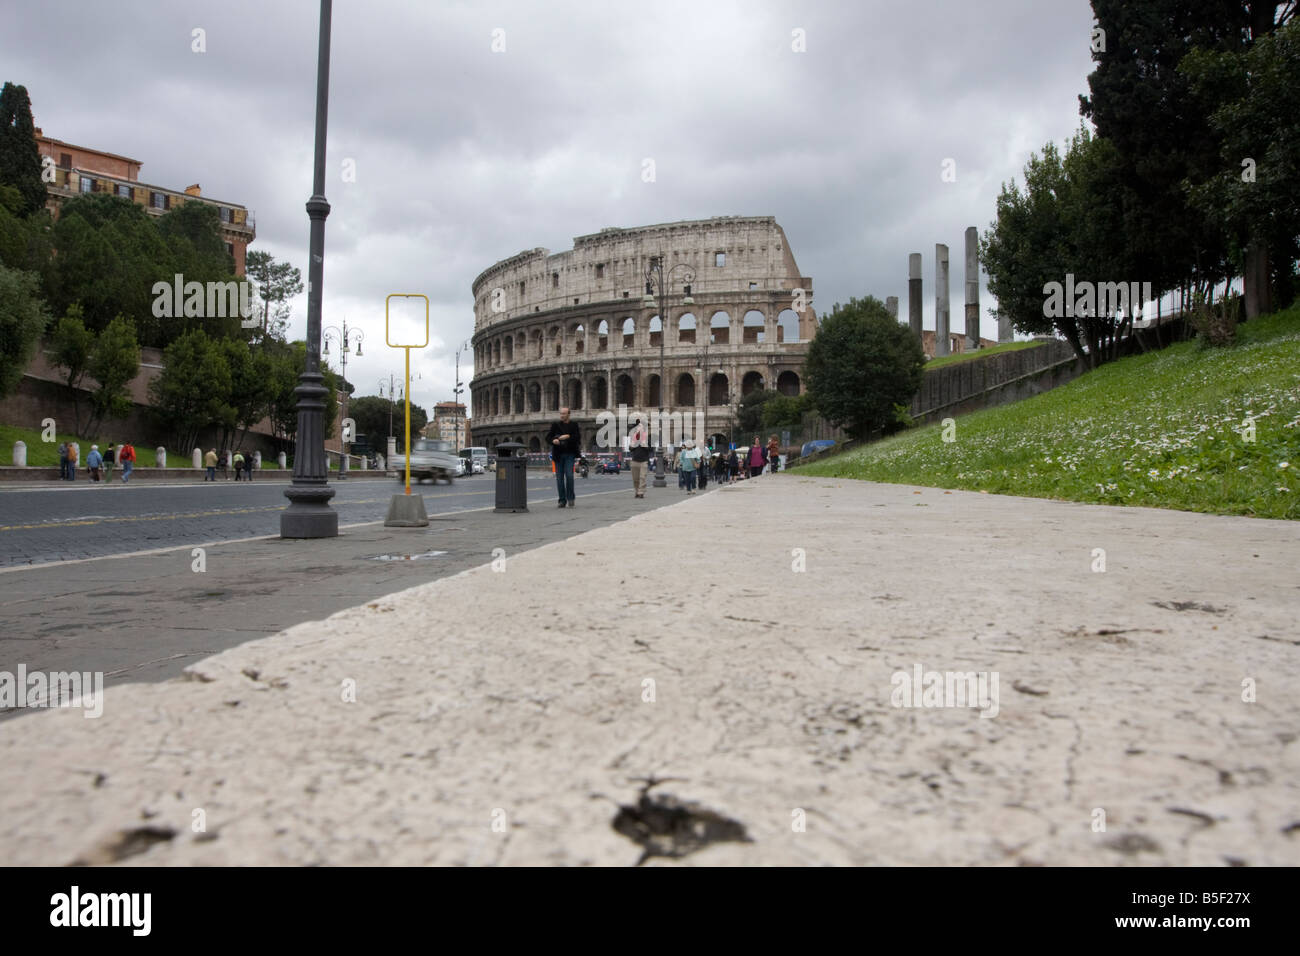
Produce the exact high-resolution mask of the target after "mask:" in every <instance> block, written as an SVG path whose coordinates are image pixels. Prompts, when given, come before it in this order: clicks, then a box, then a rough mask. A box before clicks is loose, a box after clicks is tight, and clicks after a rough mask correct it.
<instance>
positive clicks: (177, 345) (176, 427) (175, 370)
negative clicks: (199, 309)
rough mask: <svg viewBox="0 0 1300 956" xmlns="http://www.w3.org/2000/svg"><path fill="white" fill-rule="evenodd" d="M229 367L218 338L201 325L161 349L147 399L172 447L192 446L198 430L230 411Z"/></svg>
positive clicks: (186, 447) (217, 423) (223, 419)
mask: <svg viewBox="0 0 1300 956" xmlns="http://www.w3.org/2000/svg"><path fill="white" fill-rule="evenodd" d="M229 396H230V369H229V368H227V366H226V362H225V355H224V353H223V351H222V349H221V347H220V344H219V343H218V342H214V341H213V340H212V339H210V338H209V337H208V335H207V333H206V332H204V331H203V330H202V329H195V330H193V331H191V332H186V333H185V334H184V335H182V336H181V337H180V338H178V339H176V341H174V342H172V343H171V344H170V345H169V346H167V348H166V349H164V350H163V371H162V374H161V375H159V376H158V377H157V378H156V379H154V380H153V381H152V382H150V383H149V400H150V403H151V404H152V405H153V409H154V414H155V415H156V417H157V419H158V421H159V424H160V425H161V426H162V427H163V428H164V429H165V430H166V431H167V433H168V436H169V439H170V440H169V444H170V445H171V447H173V448H180V449H189V448H194V447H195V446H196V444H197V442H198V439H199V433H200V432H201V431H202V430H203V429H204V428H208V427H210V426H213V425H220V424H221V423H222V422H223V421H226V420H228V418H229V415H230V405H229V402H228V399H229Z"/></svg>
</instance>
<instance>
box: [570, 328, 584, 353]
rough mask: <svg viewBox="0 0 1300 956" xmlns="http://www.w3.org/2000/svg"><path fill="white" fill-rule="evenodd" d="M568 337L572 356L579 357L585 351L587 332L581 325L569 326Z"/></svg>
mask: <svg viewBox="0 0 1300 956" xmlns="http://www.w3.org/2000/svg"><path fill="white" fill-rule="evenodd" d="M569 335H570V337H571V339H572V340H573V354H574V355H581V354H582V353H583V352H585V351H586V350H587V330H586V329H585V328H583V327H582V323H578V324H577V325H573V326H570V327H569Z"/></svg>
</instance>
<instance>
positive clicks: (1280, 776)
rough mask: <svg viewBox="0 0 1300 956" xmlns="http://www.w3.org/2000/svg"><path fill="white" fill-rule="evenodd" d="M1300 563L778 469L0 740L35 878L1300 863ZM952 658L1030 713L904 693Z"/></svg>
mask: <svg viewBox="0 0 1300 956" xmlns="http://www.w3.org/2000/svg"><path fill="white" fill-rule="evenodd" d="M652 492H653V489H652ZM579 504H581V502H579ZM503 520H509V518H508V516H503ZM1097 548H1102V549H1105V559H1106V570H1105V571H1104V572H1103V573H1098V572H1095V571H1093V566H1094V562H1095V561H1096V557H1095V555H1094V549H1097ZM796 549H801V552H799V551H796ZM800 553H802V561H803V562H804V567H805V569H804V570H803V571H797V570H794V567H795V566H796V565H797V563H798V562H799V560H800ZM1298 568H1300V535H1298V534H1297V525H1296V524H1294V523H1286V522H1280V521H1259V520H1251V519H1247V518H1225V517H1214V516H1204V515H1194V514H1187V513H1180V512H1172V511H1160V510H1154V509H1135V508H1109V507H1102V506H1092V505H1081V504H1073V503H1064V502H1052V501H1040V500H1033V499H1024V498H1011V497H1001V496H993V495H981V494H973V493H966V492H951V493H948V492H944V491H942V490H938V489H929V488H927V489H915V488H910V487H905V486H891V485H876V484H867V483H859V482H850V481H834V480H828V479H811V478H804V477H800V476H799V475H798V474H797V473H793V474H786V475H778V476H775V477H764V478H762V479H760V480H757V481H750V482H745V483H743V484H742V485H740V486H737V487H732V488H724V489H721V490H718V491H716V492H715V491H712V490H711V491H710V492H709V493H706V494H703V495H697V496H695V497H692V498H689V499H684V500H683V501H682V503H681V504H680V505H677V506H675V507H670V508H666V509H660V510H656V511H654V512H652V513H647V514H644V515H639V516H637V517H635V518H632V519H631V520H629V521H626V522H624V523H621V524H617V525H614V526H610V527H606V528H603V529H600V530H596V531H592V532H589V533H587V534H583V535H579V536H577V537H574V538H571V539H569V540H567V541H563V542H560V543H557V544H552V545H548V546H546V547H542V548H538V549H537V550H534V551H530V552H527V553H524V554H519V555H507V556H506V558H505V566H504V570H503V571H494V570H493V569H492V567H491V566H483V567H480V568H476V569H474V570H471V571H468V572H465V573H463V574H460V575H457V576H455V577H451V578H446V579H443V580H439V581H435V582H432V583H430V584H427V585H422V586H420V587H417V588H414V589H412V590H409V591H405V592H402V593H400V594H396V595H392V596H390V597H388V598H386V599H384V600H382V601H379V602H376V603H373V604H371V605H367V606H365V607H360V608H354V609H352V610H348V611H345V612H342V613H340V614H336V615H334V616H333V617H331V618H329V619H328V620H326V621H323V622H319V623H312V624H304V625H300V626H298V627H295V628H293V629H291V630H289V631H287V632H285V633H282V634H279V635H275V636H273V637H268V638H265V639H262V640H258V641H254V642H252V643H249V644H246V645H243V646H241V647H239V648H236V649H234V650H230V651H226V652H225V653H222V654H220V655H218V656H216V657H214V658H210V659H208V660H206V661H204V662H202V663H200V664H198V665H195V666H194V667H192V668H191V676H192V679H190V680H177V681H173V682H170V683H164V684H153V685H129V686H124V687H117V688H113V689H111V690H110V691H109V692H108V694H107V699H106V701H105V707H104V714H103V716H102V717H101V718H99V719H84V718H83V717H82V715H81V712H80V711H76V710H56V711H45V712H40V713H34V714H30V715H26V716H22V717H20V718H17V719H11V720H7V721H4V722H3V723H0V860H3V861H4V862H6V863H10V864H65V863H69V862H73V861H77V860H80V861H84V862H104V861H110V860H114V859H125V860H126V862H128V863H146V864H153V863H159V864H307V863H314V864H320V863H324V864H363V863H384V864H426V863H433V864H453V863H469V864H476V863H478V864H483V863H505V864H586V863H594V864H617V865H626V864H632V863H635V862H637V861H638V860H639V859H640V858H641V856H642V847H641V846H640V845H638V844H637V843H634V842H633V841H632V839H631V838H630V837H629V835H630V836H637V835H642V836H643V843H644V844H645V845H647V846H648V847H650V848H651V849H653V850H655V851H656V852H658V853H660V854H673V856H671V857H669V856H664V855H658V856H650V857H649V859H648V863H649V864H662V863H664V862H666V861H669V860H671V861H674V862H677V863H686V864H695V863H698V864H780V863H791V864H801V863H819V864H1017V863H1043V864H1084V865H1110V864H1144V865H1149V864H1174V865H1184V864H1208V865H1225V864H1230V863H1246V864H1250V865H1262V864H1271V865H1277V864H1283V865H1295V864H1298V863H1300V774H1298V773H1297V770H1298V769H1300V758H1298V756H1297V750H1298V748H1300V744H1298V743H1297V739H1296V738H1297V733H1300V696H1298V695H1297V694H1296V693H1295V681H1296V677H1297V674H1298V672H1300V666H1298V661H1300V627H1298V626H1297V609H1298V608H1300V575H1298V574H1297V569H1298ZM132 639H137V640H141V639H147V635H132ZM918 665H919V666H920V668H921V669H922V671H939V672H943V671H959V672H990V674H992V673H993V672H996V675H997V678H998V685H997V689H998V695H997V697H996V699H995V703H996V709H997V713H996V716H992V717H981V716H980V711H979V710H978V709H973V708H970V707H948V708H933V707H914V708H906V707H895V706H892V704H891V694H892V693H893V691H894V689H895V688H894V686H893V684H892V683H891V678H892V676H893V675H894V674H895V673H896V672H905V673H906V674H908V675H911V674H912V672H913V669H914V668H915V667H916V666H918ZM1248 679H1249V680H1253V681H1254V682H1255V691H1254V693H1255V697H1256V699H1255V700H1254V701H1253V702H1247V701H1244V700H1243V681H1244V680H1248ZM348 681H355V687H356V692H355V696H356V700H355V702H345V701H344V700H343V697H344V693H343V688H344V687H345V683H346V682H348ZM647 681H653V682H654V684H653V701H652V702H651V701H650V700H648V699H647V698H649V697H650V696H651V694H650V690H649V688H650V685H649V684H647V683H646V682H647ZM990 689H991V688H990ZM992 710H993V708H992V707H988V708H986V712H989V713H991V712H992ZM643 778H670V779H668V780H667V781H666V782H663V783H660V784H658V785H656V786H654V787H653V788H650V789H649V790H648V794H647V796H646V798H645V801H644V803H643V804H642V805H640V806H638V794H639V793H640V791H641V789H642V784H641V783H640V782H639V781H640V780H641V779H643ZM620 804H621V805H625V806H627V807H629V808H635V809H638V810H639V811H640V812H633V811H632V810H631V809H629V810H625V811H621V812H620V810H619V806H618V805H620ZM674 807H676V808H677V809H676V810H674V809H673V808H674ZM656 808H658V809H656ZM196 811H201V818H202V821H203V823H204V826H205V828H206V829H205V830H204V832H195V829H194V825H195V821H196V820H197V819H199V818H200V814H199V813H198V812H196ZM1102 812H1104V825H1105V829H1104V831H1103V830H1099V829H1097V825H1098V824H1099V823H1100V821H1101V819H1102V817H1101V814H1102ZM616 814H619V817H618V829H617V830H616V829H615V827H614V825H613V824H614V821H615V818H616ZM801 821H802V823H803V826H802V827H801V826H799V824H800V822H801ZM742 828H743V829H742ZM646 833H650V834H651V835H649V836H645V834H646ZM624 834H629V835H624ZM742 836H743V837H744V840H741V839H738V838H740V837H742ZM139 850H144V852H136V851H139ZM691 850H695V852H689V853H688V852H687V851H691Z"/></svg>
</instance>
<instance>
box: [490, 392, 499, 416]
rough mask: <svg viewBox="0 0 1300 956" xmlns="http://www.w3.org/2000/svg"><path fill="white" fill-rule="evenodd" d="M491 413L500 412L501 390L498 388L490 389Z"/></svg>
mask: <svg viewBox="0 0 1300 956" xmlns="http://www.w3.org/2000/svg"><path fill="white" fill-rule="evenodd" d="M492 414H493V415H500V414H501V392H500V391H499V390H498V389H495V388H494V389H492Z"/></svg>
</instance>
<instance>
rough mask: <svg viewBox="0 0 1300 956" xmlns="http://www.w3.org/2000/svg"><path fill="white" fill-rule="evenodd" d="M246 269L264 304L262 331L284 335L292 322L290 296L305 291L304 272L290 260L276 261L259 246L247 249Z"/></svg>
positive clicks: (263, 332) (263, 333) (265, 334)
mask: <svg viewBox="0 0 1300 956" xmlns="http://www.w3.org/2000/svg"><path fill="white" fill-rule="evenodd" d="M244 271H245V272H246V273H247V275H248V277H249V278H250V279H252V280H253V281H254V282H255V283H256V284H257V297H258V301H260V302H261V304H262V335H263V336H267V335H282V334H283V333H284V329H285V328H286V327H287V326H288V324H289V316H290V314H291V311H292V310H291V309H290V307H289V304H288V300H289V299H290V298H292V297H293V296H295V295H298V294H299V293H300V292H302V273H300V272H299V271H298V270H297V269H295V268H294V267H293V266H291V265H290V264H289V263H287V262H276V261H275V259H274V257H272V255H271V254H270V253H269V252H264V251H262V250H260V249H258V250H254V251H253V252H250V253H248V255H247V257H246V258H245V263H244Z"/></svg>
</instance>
